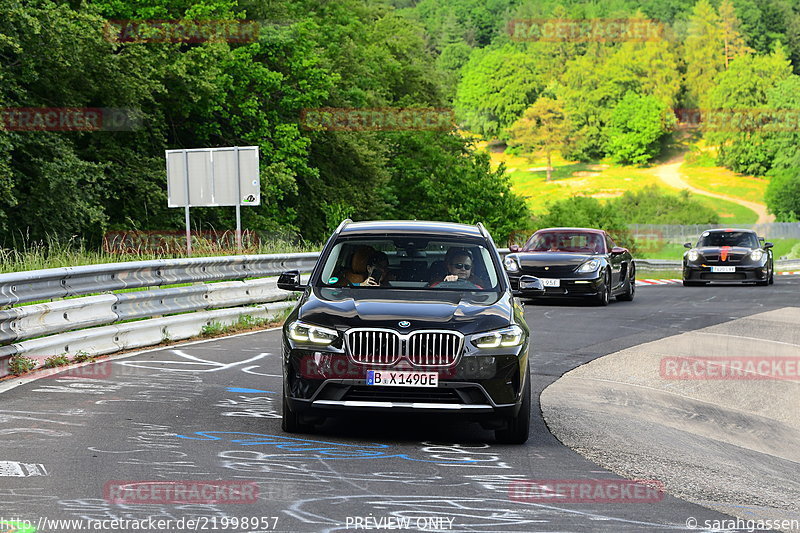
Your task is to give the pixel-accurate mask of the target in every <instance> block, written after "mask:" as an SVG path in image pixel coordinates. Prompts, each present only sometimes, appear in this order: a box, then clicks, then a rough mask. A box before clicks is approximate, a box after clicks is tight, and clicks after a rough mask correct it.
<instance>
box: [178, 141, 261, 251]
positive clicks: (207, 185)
mask: <svg viewBox="0 0 800 533" xmlns="http://www.w3.org/2000/svg"><path fill="white" fill-rule="evenodd" d="M166 162H167V195H168V205H169V207H183V208H185V210H186V217H185V218H186V253H187V255H189V256H191V255H192V233H191V222H190V218H189V208H190V207H219V206H231V205H232V206H235V208H236V247H237V248H238V250H239V251H240V252H241V251H242V217H241V206H242V205H259V204H260V203H261V180H260V178H259V167H258V146H233V147H226V148H192V149H183V150H167V151H166Z"/></svg>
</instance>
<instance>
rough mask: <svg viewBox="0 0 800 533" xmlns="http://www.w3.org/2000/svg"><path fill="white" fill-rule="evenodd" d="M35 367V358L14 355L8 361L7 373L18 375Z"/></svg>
mask: <svg viewBox="0 0 800 533" xmlns="http://www.w3.org/2000/svg"><path fill="white" fill-rule="evenodd" d="M34 368H36V360H35V359H31V358H30V357H25V356H24V355H14V356H12V357H11V359H9V361H8V371H9V373H11V374H13V375H15V376H19V375H20V374H24V373H26V372H30V371H31V370H33V369H34Z"/></svg>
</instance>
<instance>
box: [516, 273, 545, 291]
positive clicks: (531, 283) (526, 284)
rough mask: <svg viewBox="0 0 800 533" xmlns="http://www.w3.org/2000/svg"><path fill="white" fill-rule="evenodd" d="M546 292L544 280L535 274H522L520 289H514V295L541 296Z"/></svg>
mask: <svg viewBox="0 0 800 533" xmlns="http://www.w3.org/2000/svg"><path fill="white" fill-rule="evenodd" d="M542 294H544V285H542V280H540V279H539V278H536V277H534V276H521V277H520V278H519V290H516V291H514V296H541V295H542Z"/></svg>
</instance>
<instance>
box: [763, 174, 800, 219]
mask: <svg viewBox="0 0 800 533" xmlns="http://www.w3.org/2000/svg"><path fill="white" fill-rule="evenodd" d="M764 199H765V200H766V202H767V207H768V208H769V212H770V213H772V214H774V215H775V219H776V220H777V221H778V222H800V168H786V169H780V170H775V171H773V172H772V177H771V178H770V181H769V185H768V186H767V191H766V193H765V195H764Z"/></svg>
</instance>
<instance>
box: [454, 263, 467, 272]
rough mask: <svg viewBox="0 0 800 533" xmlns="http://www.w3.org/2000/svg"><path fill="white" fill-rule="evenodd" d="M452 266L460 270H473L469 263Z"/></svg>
mask: <svg viewBox="0 0 800 533" xmlns="http://www.w3.org/2000/svg"><path fill="white" fill-rule="evenodd" d="M451 265H453V266H454V267H455V268H457V269H459V270H472V265H470V264H469V263H451Z"/></svg>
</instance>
